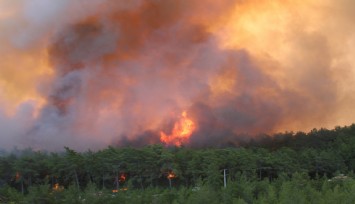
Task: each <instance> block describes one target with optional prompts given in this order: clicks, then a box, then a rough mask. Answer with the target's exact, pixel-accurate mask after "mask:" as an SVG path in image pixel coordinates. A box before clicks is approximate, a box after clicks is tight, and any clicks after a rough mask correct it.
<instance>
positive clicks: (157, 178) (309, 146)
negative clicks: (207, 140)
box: [0, 124, 355, 203]
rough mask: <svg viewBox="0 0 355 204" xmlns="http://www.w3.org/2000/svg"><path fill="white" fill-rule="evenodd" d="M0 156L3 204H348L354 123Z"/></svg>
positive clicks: (352, 197)
mask: <svg viewBox="0 0 355 204" xmlns="http://www.w3.org/2000/svg"><path fill="white" fill-rule="evenodd" d="M1 155H2V156H0V201H1V202H2V203H8V202H11V201H12V202H14V203H354V202H355V180H354V178H355V175H354V174H353V171H354V168H355V124H353V125H351V126H345V127H337V128H335V129H333V130H327V129H319V130H316V129H314V130H312V131H311V132H309V133H303V132H298V133H282V134H275V135H272V136H264V137H261V138H259V139H257V140H251V141H249V142H247V143H245V144H240V146H238V147H224V148H213V147H209V148H199V149H193V148H188V147H169V148H168V147H164V146H162V145H159V144H157V145H150V146H145V147H142V148H134V147H108V148H106V149H103V150H99V151H90V150H89V151H86V152H76V151H74V150H72V149H70V148H68V147H65V148H64V151H63V152H50V153H49V152H43V151H34V150H31V149H26V150H16V149H15V150H13V151H11V152H2V153H1Z"/></svg>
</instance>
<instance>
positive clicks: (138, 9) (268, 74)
mask: <svg viewBox="0 0 355 204" xmlns="http://www.w3.org/2000/svg"><path fill="white" fill-rule="evenodd" d="M0 11H1V14H0V29H1V32H0V42H1V44H2V45H1V47H0V55H1V60H0V137H1V141H2V143H1V147H3V148H6V147H8V148H11V147H12V146H15V145H16V146H19V147H25V146H32V147H35V148H45V149H51V150H55V149H61V148H62V147H63V146H69V147H72V148H76V149H80V150H83V149H87V148H91V149H98V148H103V147H105V146H107V145H110V144H118V145H145V144H152V143H159V142H160V135H161V132H164V133H167V134H169V133H170V132H172V131H173V129H174V123H175V122H176V120H178V118H179V116H180V115H181V113H182V112H183V111H185V112H186V113H187V115H188V117H189V118H190V119H191V120H192V121H193V122H194V125H195V126H196V128H195V129H194V131H193V133H192V135H191V137H190V139H189V143H188V144H187V145H192V146H205V145H211V144H221V143H224V142H229V141H230V142H232V143H235V142H237V141H238V140H243V139H245V137H247V136H245V135H251V136H253V135H257V134H260V133H273V132H278V131H286V130H288V131H289V130H293V131H298V130H309V129H310V128H313V127H316V128H319V127H333V126H335V125H345V124H349V123H352V122H354V121H355V120H354V119H355V118H354V114H352V113H353V110H352V104H353V102H355V98H354V97H353V96H352V94H351V93H352V92H353V91H354V88H355V87H354V86H353V85H352V84H353V82H355V75H354V74H355V72H354V65H355V61H354V59H353V57H352V55H353V54H354V52H355V35H354V33H355V32H354V21H353V20H352V19H354V17H355V16H353V13H355V12H354V11H355V3H353V2H352V1H350V0H341V1H337V2H331V1H329V2H328V1H322V2H319V1H316V0H308V1H303V2H302V3H294V2H288V1H281V0H273V1H256V0H255V1H254V0H248V1H239V0H224V1H222V2H218V1H212V0H207V1H199V0H190V1H178V0H133V1H120V0H119V1H109V0H90V1H84V0H74V1H72V0H71V1H69V0H62V1H47V0H16V1H8V2H0ZM243 135H244V136H243Z"/></svg>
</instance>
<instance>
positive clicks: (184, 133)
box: [160, 111, 196, 147]
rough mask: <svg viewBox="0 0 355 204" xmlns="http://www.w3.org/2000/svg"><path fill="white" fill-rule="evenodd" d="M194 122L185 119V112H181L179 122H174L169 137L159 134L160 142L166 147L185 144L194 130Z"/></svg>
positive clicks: (162, 133)
mask: <svg viewBox="0 0 355 204" xmlns="http://www.w3.org/2000/svg"><path fill="white" fill-rule="evenodd" d="M195 128H196V127H195V124H194V122H193V121H192V120H191V119H189V118H188V117H187V113H186V111H184V112H182V114H181V117H180V120H179V121H177V122H175V124H174V128H173V130H172V132H171V134H170V135H167V134H166V133H164V132H163V131H161V132H160V141H162V142H163V143H165V144H167V145H175V146H178V147H179V146H181V145H182V144H183V143H186V142H187V141H188V140H189V138H190V136H191V134H192V133H193V131H194V130H195Z"/></svg>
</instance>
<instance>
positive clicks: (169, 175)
mask: <svg viewBox="0 0 355 204" xmlns="http://www.w3.org/2000/svg"><path fill="white" fill-rule="evenodd" d="M175 177H176V175H175V173H174V172H173V171H169V172H168V176H167V177H166V178H167V179H169V180H171V179H173V178H175Z"/></svg>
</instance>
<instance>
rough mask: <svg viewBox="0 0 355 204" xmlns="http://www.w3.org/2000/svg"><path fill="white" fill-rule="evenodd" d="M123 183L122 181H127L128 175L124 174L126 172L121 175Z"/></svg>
mask: <svg viewBox="0 0 355 204" xmlns="http://www.w3.org/2000/svg"><path fill="white" fill-rule="evenodd" d="M119 181H120V182H121V183H122V182H124V181H126V175H125V174H124V173H122V174H121V175H120V180H119Z"/></svg>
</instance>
